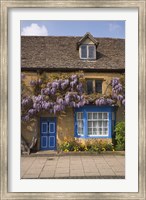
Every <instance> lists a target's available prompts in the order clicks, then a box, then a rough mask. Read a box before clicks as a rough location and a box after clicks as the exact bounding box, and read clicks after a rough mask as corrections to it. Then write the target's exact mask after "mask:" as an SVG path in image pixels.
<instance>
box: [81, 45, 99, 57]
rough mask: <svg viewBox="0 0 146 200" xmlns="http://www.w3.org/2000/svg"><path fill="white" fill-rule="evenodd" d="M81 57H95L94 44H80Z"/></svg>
mask: <svg viewBox="0 0 146 200" xmlns="http://www.w3.org/2000/svg"><path fill="white" fill-rule="evenodd" d="M80 58H81V59H96V49H95V45H91V44H89V45H81V47H80Z"/></svg>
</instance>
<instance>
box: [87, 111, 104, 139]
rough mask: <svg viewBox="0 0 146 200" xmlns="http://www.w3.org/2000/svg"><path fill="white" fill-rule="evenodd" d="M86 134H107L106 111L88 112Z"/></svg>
mask: <svg viewBox="0 0 146 200" xmlns="http://www.w3.org/2000/svg"><path fill="white" fill-rule="evenodd" d="M87 120H88V135H90V136H92V135H97V136H98V135H108V113H107V112H90V113H88V117H87Z"/></svg>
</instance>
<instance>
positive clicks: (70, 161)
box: [21, 155, 125, 179]
mask: <svg viewBox="0 0 146 200" xmlns="http://www.w3.org/2000/svg"><path fill="white" fill-rule="evenodd" d="M21 178H23V179H29V178H30V179H52V178H53V179H60V178H62V179H65V178H66V179H68V178H70V179H74V178H77V179H79V178H81V179H83V178H84V179H87V178H94V179H96V178H99V179H102V178H103V179H105V178H110V179H111V178H114V179H115V178H117V179H119V178H122V179H123V178H125V156H120V155H96V156H95V155H94V156H84V155H81V156H52V157H50V156H48V157H21Z"/></svg>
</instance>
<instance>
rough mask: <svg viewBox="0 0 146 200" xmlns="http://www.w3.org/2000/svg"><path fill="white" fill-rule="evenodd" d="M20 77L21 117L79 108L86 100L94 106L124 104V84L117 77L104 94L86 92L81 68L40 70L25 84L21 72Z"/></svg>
mask: <svg viewBox="0 0 146 200" xmlns="http://www.w3.org/2000/svg"><path fill="white" fill-rule="evenodd" d="M21 77H22V78H21V80H22V84H21V85H22V93H21V111H22V121H29V120H30V119H33V118H34V117H36V116H37V115H38V114H40V113H42V112H48V113H52V114H56V113H58V112H61V111H64V110H65V109H66V107H73V108H76V107H77V108H79V107H82V106H84V105H85V104H89V103H90V104H95V105H97V106H105V105H110V106H115V105H116V106H117V105H118V106H120V105H125V93H124V90H125V89H124V84H122V81H121V79H120V78H117V77H115V78H113V79H112V80H111V81H110V83H108V85H107V88H108V87H111V93H110V94H108V95H106V94H104V95H99V94H94V95H87V94H86V92H85V89H84V85H85V77H84V74H83V72H78V73H77V74H67V73H62V74H55V75H53V74H52V75H50V76H49V78H48V77H46V75H45V74H43V75H42V76H37V79H32V80H31V81H30V83H29V86H26V84H25V76H24V74H22V76H21Z"/></svg>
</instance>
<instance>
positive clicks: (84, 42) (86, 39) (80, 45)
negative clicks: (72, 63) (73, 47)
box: [77, 33, 99, 60]
mask: <svg viewBox="0 0 146 200" xmlns="http://www.w3.org/2000/svg"><path fill="white" fill-rule="evenodd" d="M98 44H99V43H98V42H97V41H96V40H95V39H94V37H93V36H92V35H91V34H90V33H86V34H85V35H84V36H83V37H82V38H81V39H80V40H79V41H78V42H77V50H79V57H80V59H82V60H95V59H96V49H97V47H98Z"/></svg>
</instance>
